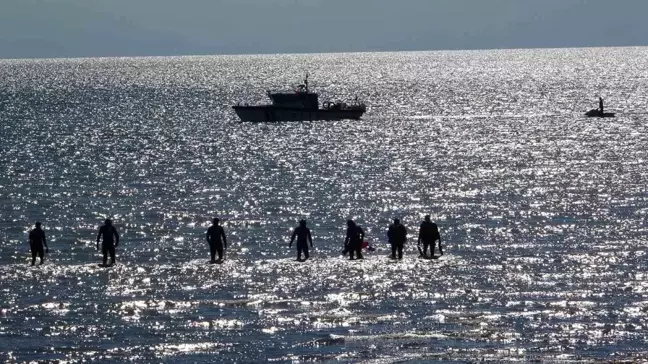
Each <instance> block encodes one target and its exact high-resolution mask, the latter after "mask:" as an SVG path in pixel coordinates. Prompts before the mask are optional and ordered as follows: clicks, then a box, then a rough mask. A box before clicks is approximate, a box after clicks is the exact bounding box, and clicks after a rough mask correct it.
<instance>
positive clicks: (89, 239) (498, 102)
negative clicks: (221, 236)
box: [0, 48, 648, 363]
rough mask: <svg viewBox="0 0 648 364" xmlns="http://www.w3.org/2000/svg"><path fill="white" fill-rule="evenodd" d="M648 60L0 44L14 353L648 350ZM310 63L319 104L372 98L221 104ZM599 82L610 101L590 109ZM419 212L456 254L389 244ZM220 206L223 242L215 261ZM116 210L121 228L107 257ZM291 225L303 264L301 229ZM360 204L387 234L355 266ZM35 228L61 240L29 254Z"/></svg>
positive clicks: (367, 219) (411, 357)
mask: <svg viewBox="0 0 648 364" xmlns="http://www.w3.org/2000/svg"><path fill="white" fill-rule="evenodd" d="M646 53H647V50H646V49H644V48H628V49H605V50H529V51H485V52H422V53H380V54H344V55H308V56H304V55H295V56H236V57H184V58H183V57H177V58H173V57H172V58H142V59H85V60H56V61H54V60H41V61H0V86H1V87H0V130H1V132H0V133H1V135H2V141H3V143H0V144H1V145H0V151H1V152H2V153H1V154H0V155H1V157H0V162H2V163H0V169H1V173H0V188H1V193H0V203H1V206H2V207H1V209H2V210H1V211H2V214H1V219H0V249H1V251H2V254H0V298H1V299H0V337H1V339H0V359H2V360H4V361H7V362H10V363H12V362H25V361H36V360H59V361H61V362H70V363H77V362H88V361H95V362H112V361H116V360H130V361H132V362H143V363H144V362H152V361H160V360H162V361H170V362H181V363H184V362H187V363H189V362H191V363H193V362H213V361H214V360H215V358H217V359H218V360H221V361H224V362H261V361H276V362H291V361H309V360H310V361H320V362H327V361H338V362H358V361H364V362H374V363H393V362H402V361H411V362H429V361H439V362H443V361H466V360H478V359H484V360H492V361H503V360H508V361H511V362H528V361H531V360H540V361H557V362H587V361H588V360H596V359H601V360H607V359H608V358H610V357H614V358H617V359H618V360H627V361H632V360H635V359H637V360H638V358H642V357H645V356H646V355H648V352H646V351H645V349H644V347H645V342H646V335H645V330H646V327H648V323H646V320H645V319H644V316H645V313H646V312H648V301H646V299H645V297H644V295H645V292H646V290H647V287H648V284H647V283H646V275H645V274H644V273H643V267H645V259H646V249H645V236H646V233H647V232H648V228H647V227H646V223H645V218H646V215H647V214H646V211H648V194H647V193H646V189H645V186H646V184H647V182H648V173H646V172H644V171H646V170H648V169H647V168H646V166H647V165H646V164H647V162H646V161H648V155H647V154H646V153H647V152H646V148H644V146H645V145H646V143H647V142H648V137H647V135H648V130H646V117H645V110H647V109H648V99H647V98H646V97H645V95H644V92H643V90H645V89H646V87H647V86H648V84H646V82H647V81H646V79H645V77H642V76H641V75H642V74H643V72H644V70H645V69H646V68H647V67H648V63H647V61H646V59H648V57H646V55H647V54H646ZM218 70H222V71H218ZM304 70H309V71H310V74H311V78H312V80H313V81H312V82H313V87H314V89H316V90H317V91H319V92H320V94H321V98H322V100H325V99H333V100H335V99H344V100H349V99H352V98H353V97H354V96H355V95H356V94H358V95H359V96H360V97H361V99H363V100H364V101H365V102H367V104H368V105H369V107H370V109H369V112H368V113H367V114H366V115H365V116H364V117H363V120H361V121H358V122H349V121H343V122H330V123H280V124H275V125H264V124H259V125H254V124H240V123H237V122H236V117H235V115H234V114H233V113H232V111H231V109H230V106H231V105H234V104H236V102H239V101H242V102H250V103H260V102H264V99H265V97H266V96H265V90H266V89H275V88H281V87H283V86H286V85H289V84H291V83H294V82H297V81H299V79H300V77H301V76H302V75H303V73H304ZM602 70H605V72H604V73H602ZM601 74H605V75H606V76H605V79H604V80H601V79H599V75H601ZM640 76H641V77H640ZM595 94H603V95H604V96H605V97H606V99H607V100H608V102H609V105H610V108H613V109H614V108H616V109H617V111H619V117H618V118H616V119H611V120H606V121H604V122H603V121H600V120H587V119H584V118H582V117H581V115H580V114H581V113H582V111H584V110H588V109H590V108H591V107H590V106H591V105H590V103H591V102H592V101H593V98H594V95H595ZM594 101H595V100H594ZM425 214H431V215H432V218H433V220H435V221H437V222H438V223H439V226H440V228H441V231H442V234H443V239H444V243H445V244H446V245H445V250H446V255H445V256H444V257H443V258H442V259H439V260H435V261H427V260H418V259H416V257H417V256H418V252H417V251H416V248H415V247H414V245H415V244H414V241H413V240H414V239H410V242H409V243H408V246H407V247H406V256H405V259H404V260H403V261H402V262H400V263H399V262H390V261H389V260H388V259H387V258H386V256H387V255H388V254H389V248H388V246H387V244H386V241H385V240H386V237H385V232H386V228H387V225H388V224H389V222H390V221H391V219H392V218H393V217H400V218H401V219H402V220H403V221H404V223H405V225H406V226H407V227H408V229H409V231H410V237H412V236H414V234H415V232H416V227H417V225H418V223H419V221H420V219H421V218H422V216H423V215H425ZM215 215H218V216H220V217H221V218H222V219H223V222H224V226H225V229H226V231H227V233H228V238H229V239H228V243H229V244H230V249H229V251H228V252H227V256H226V257H227V260H226V261H225V263H224V264H221V265H207V264H205V263H206V262H207V260H208V257H207V249H206V246H205V243H204V239H205V238H204V233H205V230H206V228H207V227H208V226H209V221H210V219H211V218H212V217H213V216H215ZM107 216H112V217H113V219H114V220H115V223H116V225H117V227H118V229H119V230H120V232H121V233H122V237H123V244H122V245H120V247H119V249H118V259H119V263H118V265H116V266H115V267H113V268H110V269H104V268H100V267H98V266H97V263H98V262H99V261H100V259H101V257H100V253H99V252H97V251H96V250H95V240H94V239H95V237H96V228H97V226H98V225H99V224H101V222H102V221H103V219H104V218H106V217H107ZM300 218H307V219H308V220H309V226H310V227H311V229H312V230H313V233H314V236H315V249H314V251H312V255H313V258H312V259H311V260H310V261H308V262H306V263H303V264H302V263H298V262H296V261H294V259H295V258H296V256H295V251H294V250H289V249H288V246H287V245H288V239H289V234H290V232H291V230H292V228H294V226H295V225H296V224H297V221H298V220H299V219H300ZM348 218H354V219H356V221H358V222H359V223H360V225H362V226H363V228H365V231H366V232H367V236H368V240H369V241H371V242H372V244H373V245H375V246H376V248H377V250H376V252H374V253H367V255H366V258H367V259H365V260H364V261H355V262H350V261H348V260H347V259H343V258H341V257H339V254H340V251H341V250H342V239H343V234H344V223H345V220H346V219H348ZM37 220H39V221H43V223H44V225H45V229H46V231H47V232H48V234H49V238H50V247H51V252H50V254H49V255H48V259H47V262H46V264H45V265H44V266H42V267H36V268H31V267H29V266H28V265H27V262H28V259H29V257H28V256H27V255H28V247H27V245H26V243H25V238H26V237H25V234H26V233H27V231H28V230H29V229H31V226H32V225H33V223H34V222H35V221H37ZM43 343H46V344H43ZM612 355H613V356H612Z"/></svg>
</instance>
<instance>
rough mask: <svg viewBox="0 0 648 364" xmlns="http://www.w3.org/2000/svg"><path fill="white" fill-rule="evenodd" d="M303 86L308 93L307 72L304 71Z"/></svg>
mask: <svg viewBox="0 0 648 364" xmlns="http://www.w3.org/2000/svg"><path fill="white" fill-rule="evenodd" d="M304 86H306V93H308V72H306V77H305V78H304Z"/></svg>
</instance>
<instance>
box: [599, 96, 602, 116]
mask: <svg viewBox="0 0 648 364" xmlns="http://www.w3.org/2000/svg"><path fill="white" fill-rule="evenodd" d="M599 111H600V112H601V114H603V98H602V97H599Z"/></svg>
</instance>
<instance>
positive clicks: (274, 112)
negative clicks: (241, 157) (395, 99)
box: [233, 106, 365, 123]
mask: <svg viewBox="0 0 648 364" xmlns="http://www.w3.org/2000/svg"><path fill="white" fill-rule="evenodd" d="M233 108H234V111H235V112H236V115H238V117H239V118H240V119H241V121H247V122H254V123H262V122H280V121H315V120H349V119H350V120H358V119H360V117H362V115H363V114H364V112H365V110H363V109H338V110H335V109H300V108H284V107H276V106H234V107H233Z"/></svg>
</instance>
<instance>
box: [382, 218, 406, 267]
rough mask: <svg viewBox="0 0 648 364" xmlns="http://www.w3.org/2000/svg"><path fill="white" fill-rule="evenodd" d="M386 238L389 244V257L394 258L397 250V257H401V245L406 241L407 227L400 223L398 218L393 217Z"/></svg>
mask: <svg viewBox="0 0 648 364" xmlns="http://www.w3.org/2000/svg"><path fill="white" fill-rule="evenodd" d="M387 239H388V240H389V244H391V249H392V255H391V258H392V259H396V252H397V251H398V259H403V247H404V246H405V242H406V241H407V229H406V228H405V226H404V225H403V224H401V223H400V220H399V219H394V223H393V224H391V225H390V226H389V230H387Z"/></svg>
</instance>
